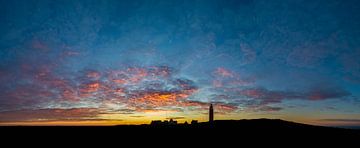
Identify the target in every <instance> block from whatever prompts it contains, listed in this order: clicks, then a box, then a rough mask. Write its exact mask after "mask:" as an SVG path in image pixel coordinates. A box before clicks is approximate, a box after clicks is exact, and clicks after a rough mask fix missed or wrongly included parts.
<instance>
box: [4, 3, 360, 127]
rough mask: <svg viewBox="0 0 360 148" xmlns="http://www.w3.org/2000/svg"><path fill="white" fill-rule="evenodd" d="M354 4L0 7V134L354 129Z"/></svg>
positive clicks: (359, 107)
mask: <svg viewBox="0 0 360 148" xmlns="http://www.w3.org/2000/svg"><path fill="white" fill-rule="evenodd" d="M359 26H360V1H357V0H272V1H269V0H128V1H127V0H0V34H1V35H0V125H115V124H143V123H150V122H151V120H166V119H170V118H173V119H176V120H178V121H179V122H185V121H188V122H190V121H191V120H199V121H200V122H203V121H207V120H208V108H209V104H210V103H212V104H214V110H215V120H227V119H235V120H238V119H255V118H271V119H273V118H274V119H283V120H289V121H295V122H300V123H307V124H315V125H325V126H360V58H359V57H360V27H359Z"/></svg>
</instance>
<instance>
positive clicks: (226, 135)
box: [0, 119, 360, 141]
mask: <svg viewBox="0 0 360 148" xmlns="http://www.w3.org/2000/svg"><path fill="white" fill-rule="evenodd" d="M0 130H1V131H2V132H3V133H4V134H10V135H11V134H14V135H16V136H19V135H21V136H25V137H26V136H33V134H34V133H35V134H37V135H49V134H60V135H61V134H65V135H67V136H70V137H84V136H85V137H86V136H94V135H116V138H118V137H119V136H122V137H123V136H124V135H125V136H126V138H128V137H138V136H139V135H141V136H142V137H148V138H156V137H162V138H170V139H171V137H174V136H176V135H185V136H184V137H187V138H196V137H209V138H212V139H238V138H244V139H252V138H256V139H263V140H264V139H266V140H269V139H291V140H293V141H294V140H297V139H302V140H304V139H306V140H312V141H315V140H319V138H321V139H327V140H330V141H331V140H339V139H346V140H347V141H348V140H350V141H357V140H358V137H360V130H356V129H344V128H335V127H323V126H314V125H308V124H301V123H295V122H290V121H284V120H280V119H251V120H214V121H213V122H212V123H210V122H199V123H196V124H171V125H170V124H168V125H164V124H162V125H152V124H143V125H117V126H11V127H4V126H2V127H0ZM19 133H21V134H19ZM69 133H71V134H69ZM110 138H114V137H110Z"/></svg>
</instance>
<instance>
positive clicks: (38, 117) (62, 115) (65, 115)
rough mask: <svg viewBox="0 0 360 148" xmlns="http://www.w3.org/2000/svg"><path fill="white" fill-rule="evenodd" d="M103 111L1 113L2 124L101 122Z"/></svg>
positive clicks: (54, 109) (51, 109)
mask: <svg viewBox="0 0 360 148" xmlns="http://www.w3.org/2000/svg"><path fill="white" fill-rule="evenodd" d="M100 113H101V111H99V110H98V109H96V108H70V109H59V108H50V109H32V110H16V111H5V112H0V117H1V118H0V122H16V121H29V122H30V121H59V120H61V121H63V120H68V121H71V120H74V121H78V120H99V119H98V118H97V115H99V114H100Z"/></svg>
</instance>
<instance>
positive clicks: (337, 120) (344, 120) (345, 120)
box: [321, 119, 360, 123]
mask: <svg viewBox="0 0 360 148" xmlns="http://www.w3.org/2000/svg"><path fill="white" fill-rule="evenodd" d="M321 121H330V122H349V123H353V122H355V123H360V119H321Z"/></svg>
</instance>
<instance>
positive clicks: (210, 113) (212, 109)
mask: <svg viewBox="0 0 360 148" xmlns="http://www.w3.org/2000/svg"><path fill="white" fill-rule="evenodd" d="M213 122H214V108H213V105H212V104H210V108H209V123H213Z"/></svg>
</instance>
